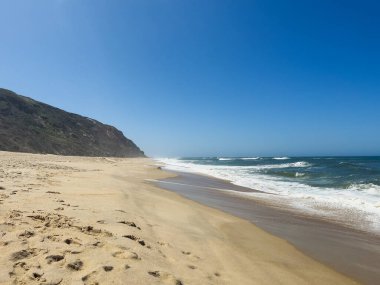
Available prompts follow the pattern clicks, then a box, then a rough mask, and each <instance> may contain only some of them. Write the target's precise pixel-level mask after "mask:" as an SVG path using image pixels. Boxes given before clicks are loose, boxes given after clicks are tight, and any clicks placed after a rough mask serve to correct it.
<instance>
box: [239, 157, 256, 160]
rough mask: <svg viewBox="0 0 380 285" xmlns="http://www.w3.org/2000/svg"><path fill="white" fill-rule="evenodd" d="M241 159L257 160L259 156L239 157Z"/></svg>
mask: <svg viewBox="0 0 380 285" xmlns="http://www.w3.org/2000/svg"><path fill="white" fill-rule="evenodd" d="M240 159H241V160H258V159H260V157H241V158H240Z"/></svg>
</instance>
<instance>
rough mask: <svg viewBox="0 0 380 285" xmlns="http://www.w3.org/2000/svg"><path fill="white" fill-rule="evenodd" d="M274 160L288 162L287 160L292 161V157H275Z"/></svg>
mask: <svg viewBox="0 0 380 285" xmlns="http://www.w3.org/2000/svg"><path fill="white" fill-rule="evenodd" d="M273 159H275V160H287V159H290V157H287V156H283V157H273Z"/></svg>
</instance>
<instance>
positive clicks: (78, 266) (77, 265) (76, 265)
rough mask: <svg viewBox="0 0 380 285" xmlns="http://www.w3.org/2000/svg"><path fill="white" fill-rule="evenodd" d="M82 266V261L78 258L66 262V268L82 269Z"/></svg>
mask: <svg viewBox="0 0 380 285" xmlns="http://www.w3.org/2000/svg"><path fill="white" fill-rule="evenodd" d="M82 267H83V261H81V260H79V259H77V260H75V261H74V262H71V263H69V264H67V268H69V269H71V270H74V271H79V270H81V269H82Z"/></svg>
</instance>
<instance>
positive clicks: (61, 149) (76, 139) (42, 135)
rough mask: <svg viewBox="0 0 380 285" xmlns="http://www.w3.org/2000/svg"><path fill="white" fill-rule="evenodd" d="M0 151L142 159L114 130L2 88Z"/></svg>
mask: <svg viewBox="0 0 380 285" xmlns="http://www.w3.org/2000/svg"><path fill="white" fill-rule="evenodd" d="M0 150H3V151H17V152H29V153H49V154H59V155H75V156H112V157H143V156H145V155H144V152H143V151H141V150H140V149H139V148H138V147H137V146H136V145H135V144H134V142H133V141H131V140H129V139H128V138H126V137H125V136H124V135H123V133H122V132H121V131H119V130H118V129H116V128H115V127H112V126H109V125H105V124H102V123H100V122H98V121H96V120H93V119H90V118H86V117H83V116H80V115H77V114H73V113H69V112H65V111H63V110H61V109H58V108H55V107H52V106H49V105H47V104H44V103H41V102H38V101H35V100H33V99H31V98H28V97H24V96H21V95H18V94H16V93H14V92H12V91H10V90H6V89H2V88H0Z"/></svg>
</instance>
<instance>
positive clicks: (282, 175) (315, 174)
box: [160, 157, 380, 223]
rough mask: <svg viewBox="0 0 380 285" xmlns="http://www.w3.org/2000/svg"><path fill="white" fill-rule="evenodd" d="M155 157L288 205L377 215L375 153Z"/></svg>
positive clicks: (379, 177)
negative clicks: (263, 193)
mask: <svg viewBox="0 0 380 285" xmlns="http://www.w3.org/2000/svg"><path fill="white" fill-rule="evenodd" d="M160 161H161V162H164V163H165V164H166V165H167V167H168V168H169V169H173V170H180V171H191V172H198V173H202V174H207V175H211V176H214V177H216V178H221V179H226V180H229V181H231V182H232V183H234V184H237V185H240V186H245V187H248V188H252V189H255V190H260V191H263V192H267V193H272V194H277V195H278V197H280V199H281V197H282V200H283V201H284V202H286V203H292V205H293V206H299V207H305V208H309V210H310V209H313V210H314V211H315V209H316V208H318V207H319V208H323V209H324V211H327V210H326V209H331V210H334V211H335V212H336V210H337V209H338V210H339V209H340V210H347V211H346V212H347V213H349V214H348V215H353V216H354V215H356V216H358V213H359V214H360V216H361V217H365V218H366V219H367V220H369V221H371V222H372V223H377V222H379V221H380V157H203V158H196V157H186V158H178V159H160ZM246 195H249V194H246ZM251 195H254V194H251ZM311 205H312V206H311ZM348 210H349V211H348ZM334 211H331V212H334ZM327 212H328V211H327ZM323 214H324V215H326V213H323Z"/></svg>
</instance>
